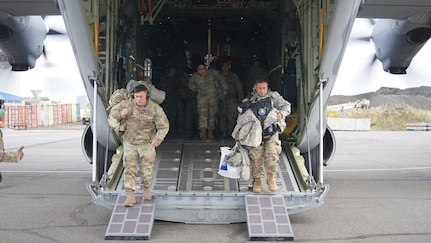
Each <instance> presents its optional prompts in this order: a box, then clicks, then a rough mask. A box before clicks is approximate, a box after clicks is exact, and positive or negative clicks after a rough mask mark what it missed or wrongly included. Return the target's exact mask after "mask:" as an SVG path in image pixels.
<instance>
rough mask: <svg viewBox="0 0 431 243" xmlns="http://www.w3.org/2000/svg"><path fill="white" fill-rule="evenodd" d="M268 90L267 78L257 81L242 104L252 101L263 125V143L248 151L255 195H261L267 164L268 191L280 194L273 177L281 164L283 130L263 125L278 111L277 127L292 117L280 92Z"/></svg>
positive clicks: (251, 107)
mask: <svg viewBox="0 0 431 243" xmlns="http://www.w3.org/2000/svg"><path fill="white" fill-rule="evenodd" d="M268 86H269V80H268V77H267V76H259V77H257V79H256V81H255V83H254V85H253V91H252V92H251V93H250V94H249V95H248V96H247V97H246V98H245V99H244V100H243V102H248V101H251V106H250V108H249V109H252V110H254V107H253V106H254V105H256V106H257V109H255V110H256V111H254V114H255V115H256V117H258V119H259V120H261V123H262V133H263V135H262V143H261V144H260V145H259V146H257V147H249V148H248V149H249V157H250V161H251V165H252V175H253V178H254V184H253V192H255V193H259V192H262V177H263V176H264V175H265V171H264V167H263V163H264V161H265V163H266V173H267V179H266V183H267V184H268V186H269V190H270V191H272V192H274V191H276V190H277V184H276V183H275V181H274V175H275V174H276V173H277V166H278V163H279V161H280V158H279V154H280V153H281V141H280V139H279V137H278V135H279V132H281V131H280V130H281V129H277V126H278V125H276V124H275V123H272V124H273V125H275V126H272V125H271V126H268V127H264V125H263V124H264V121H265V119H269V117H270V116H269V115H268V114H269V113H270V112H272V111H273V109H275V111H276V118H275V119H276V123H281V122H282V121H284V120H285V118H286V116H287V115H289V114H290V110H291V107H290V103H289V102H288V101H286V100H285V99H284V98H283V97H282V96H281V95H280V94H279V93H278V92H277V91H271V90H270V89H269V87H268ZM266 115H268V116H266ZM283 129H284V128H283Z"/></svg>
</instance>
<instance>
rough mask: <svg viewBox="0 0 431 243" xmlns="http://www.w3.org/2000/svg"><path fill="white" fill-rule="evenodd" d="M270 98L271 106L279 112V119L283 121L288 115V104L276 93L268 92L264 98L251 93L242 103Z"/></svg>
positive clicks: (253, 92)
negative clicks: (280, 116) (280, 115)
mask: <svg viewBox="0 0 431 243" xmlns="http://www.w3.org/2000/svg"><path fill="white" fill-rule="evenodd" d="M268 97H270V98H271V101H272V105H273V107H274V108H275V109H277V111H279V112H280V113H281V114H282V115H283V117H282V118H281V119H282V120H284V119H285V118H286V116H288V115H289V114H290V103H289V102H288V101H287V100H285V99H284V98H283V96H281V95H280V94H279V93H278V92H277V91H271V90H268V92H267V93H266V95H265V96H263V97H260V96H259V95H258V94H257V93H256V92H255V91H252V92H251V93H250V95H249V96H247V97H246V98H245V99H244V100H243V101H242V102H246V101H255V100H257V99H265V98H268Z"/></svg>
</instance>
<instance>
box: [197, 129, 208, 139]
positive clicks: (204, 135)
mask: <svg viewBox="0 0 431 243" xmlns="http://www.w3.org/2000/svg"><path fill="white" fill-rule="evenodd" d="M199 137H200V138H201V139H202V140H204V139H207V129H206V128H201V129H200V133H199Z"/></svg>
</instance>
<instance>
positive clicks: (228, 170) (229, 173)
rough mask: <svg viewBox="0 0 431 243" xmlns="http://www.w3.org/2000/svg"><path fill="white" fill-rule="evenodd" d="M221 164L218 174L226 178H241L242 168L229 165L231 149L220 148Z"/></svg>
mask: <svg viewBox="0 0 431 243" xmlns="http://www.w3.org/2000/svg"><path fill="white" fill-rule="evenodd" d="M220 153H221V156H220V164H219V167H218V168H219V170H218V172H217V173H218V174H219V175H221V176H224V177H228V178H232V179H239V178H240V177H241V166H230V165H229V164H228V163H227V159H228V156H229V154H230V153H231V148H229V147H220Z"/></svg>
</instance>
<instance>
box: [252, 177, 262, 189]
mask: <svg viewBox="0 0 431 243" xmlns="http://www.w3.org/2000/svg"><path fill="white" fill-rule="evenodd" d="M253 192H254V193H261V192H262V178H254V183H253Z"/></svg>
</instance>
